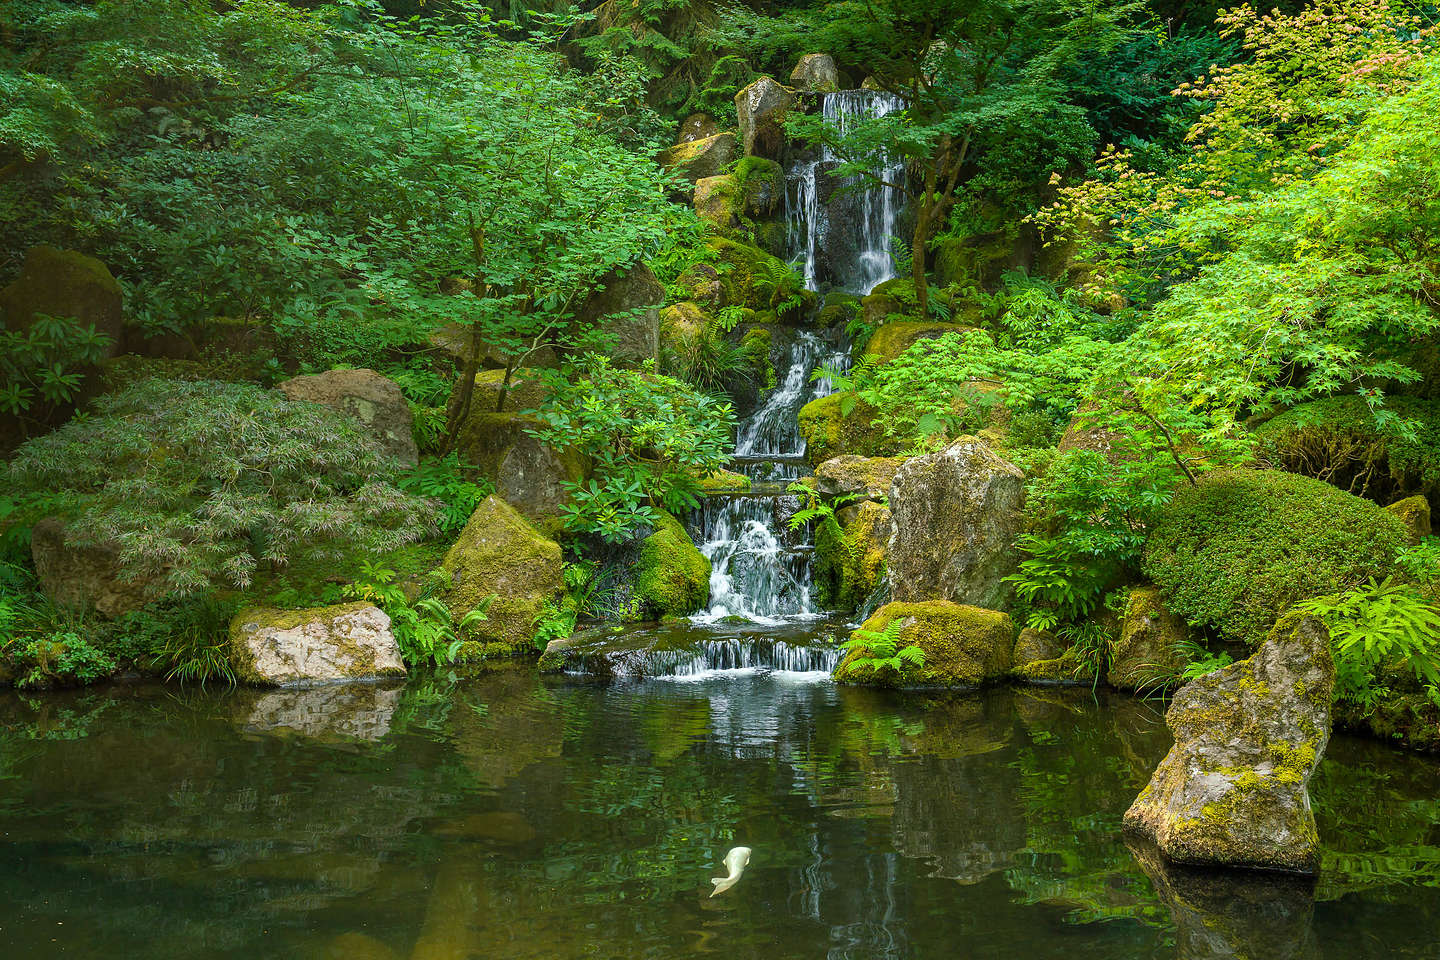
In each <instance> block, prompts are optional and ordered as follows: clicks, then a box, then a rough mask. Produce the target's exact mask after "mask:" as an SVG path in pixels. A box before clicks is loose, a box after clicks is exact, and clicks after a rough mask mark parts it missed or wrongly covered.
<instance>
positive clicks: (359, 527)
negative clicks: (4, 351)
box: [8, 380, 435, 599]
mask: <svg viewBox="0 0 1440 960" xmlns="http://www.w3.org/2000/svg"><path fill="white" fill-rule="evenodd" d="M95 407H96V408H95V411H94V413H93V414H92V415H91V416H88V417H85V418H82V419H77V420H74V421H72V422H71V423H69V424H67V425H66V426H64V427H62V428H61V429H59V430H57V431H55V432H54V433H51V434H48V435H46V436H43V437H39V438H37V439H35V440H31V441H30V442H28V443H26V444H25V445H24V446H22V447H21V448H20V449H19V450H18V451H17V452H16V455H15V458H14V460H13V462H12V463H11V469H10V476H9V478H8V479H9V480H10V482H11V483H13V484H14V489H15V490H16V491H17V492H18V493H19V494H20V495H21V496H22V497H23V496H26V495H33V496H39V497H44V498H46V499H47V504H48V506H47V509H48V510H50V511H51V512H54V513H58V514H59V515H60V516H61V517H62V518H63V519H64V520H65V521H66V523H67V535H68V538H69V539H70V540H71V541H72V542H73V543H75V544H77V545H79V546H86V545H95V544H114V545H115V546H116V547H117V548H118V550H119V559H120V562H121V564H122V566H123V568H124V570H125V571H126V572H127V574H130V575H132V576H134V577H136V578H137V579H140V580H143V581H145V582H147V583H149V584H151V586H152V589H151V593H152V595H153V596H154V597H155V598H157V599H158V598H160V597H165V596H170V597H178V596H190V595H194V594H197V593H203V592H205V591H207V590H209V589H211V588H212V587H220V586H226V585H231V586H236V587H241V588H244V587H247V586H249V585H250V583H251V581H252V579H253V577H254V574H255V572H256V570H257V568H260V567H261V565H262V564H263V565H264V567H265V568H267V569H270V568H276V567H280V566H283V565H284V564H285V563H286V562H287V561H288V560H289V559H290V558H291V557H293V556H297V555H300V554H302V553H305V552H306V549H307V548H310V549H311V550H314V551H320V552H321V553H328V554H329V555H330V556H331V557H332V558H340V557H343V556H344V555H346V554H347V553H350V554H353V553H355V552H360V553H380V552H383V551H385V550H390V549H394V548H396V547H399V546H403V545H405V544H407V543H413V542H415V541H417V540H420V539H422V538H424V537H425V536H427V535H429V534H431V533H432V532H433V531H434V529H435V504H433V503H432V502H430V501H427V500H423V499H421V498H419V497H414V496H410V495H408V494H406V493H404V492H402V491H401V490H399V489H397V488H396V487H395V486H394V485H393V484H392V483H391V482H390V481H391V480H392V479H393V478H394V476H395V474H396V472H397V469H398V465H397V464H395V463H394V462H393V461H392V460H390V459H389V458H387V457H385V456H384V455H383V454H382V453H381V451H380V450H379V449H378V448H377V447H376V446H375V445H374V443H373V442H371V441H370V440H369V439H368V438H366V437H363V436H362V435H361V434H360V433H358V432H357V430H356V428H355V426H354V424H353V423H352V422H351V421H350V420H349V418H347V417H346V416H345V415H344V414H341V413H339V412H337V411H334V410H331V409H329V408H328V407H322V406H318V405H316V404H310V403H294V402H291V401H288V400H286V399H285V398H284V396H283V395H282V394H280V393H277V392H275V391H271V390H263V389H261V388H259V387H254V386H249V385H244V384H235V383H219V382H214V381H196V382H181V381H167V380H144V381H140V382H139V383H135V384H132V385H131V386H129V387H127V388H125V389H124V390H122V391H120V392H119V393H116V394H112V395H109V396H105V397H101V398H100V399H99V400H98V401H96V405H95ZM317 556H318V554H317Z"/></svg>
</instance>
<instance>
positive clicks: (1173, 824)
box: [1125, 614, 1335, 873]
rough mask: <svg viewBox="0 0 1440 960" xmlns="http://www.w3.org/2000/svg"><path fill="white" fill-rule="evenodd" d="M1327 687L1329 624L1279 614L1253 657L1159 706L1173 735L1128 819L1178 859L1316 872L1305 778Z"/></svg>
mask: <svg viewBox="0 0 1440 960" xmlns="http://www.w3.org/2000/svg"><path fill="white" fill-rule="evenodd" d="M1334 687H1335V666H1334V663H1333V661H1332V660H1331V655H1330V634H1329V631H1328V630H1326V629H1325V626H1324V625H1323V624H1322V623H1321V622H1320V621H1319V620H1317V619H1315V618H1314V617H1306V616H1300V615H1298V614H1289V615H1287V616H1285V617H1284V618H1282V619H1281V620H1280V622H1278V623H1277V624H1276V625H1275V627H1274V628H1273V629H1272V630H1271V632H1270V636H1269V637H1268V638H1267V639H1266V640H1265V642H1264V643H1263V644H1261V645H1260V648H1259V649H1258V650H1256V651H1255V654H1254V656H1252V657H1250V659H1248V660H1241V661H1240V662H1238V663H1232V664H1231V665H1230V666H1228V667H1225V668H1224V669H1221V670H1217V671H1216V672H1214V673H1212V674H1210V675H1208V676H1205V677H1201V678H1200V679H1198V680H1195V681H1193V682H1191V683H1189V684H1186V685H1185V686H1184V687H1182V688H1180V691H1179V693H1177V694H1176V695H1175V699H1174V700H1173V701H1172V702H1171V704H1170V708H1169V710H1168V711H1166V714H1165V722H1166V724H1167V725H1168V726H1169V727H1170V730H1171V732H1172V733H1173V734H1174V736H1175V745H1174V746H1173V747H1172V748H1171V749H1170V752H1169V753H1168V754H1167V755H1166V756H1165V759H1164V760H1162V761H1160V765H1159V766H1158V767H1157V768H1156V770H1155V774H1154V776H1153V777H1151V780H1150V783H1149V785H1148V786H1146V787H1145V789H1144V790H1143V791H1142V792H1141V793H1140V796H1139V797H1137V798H1136V800H1135V803H1134V804H1133V805H1132V806H1131V807H1130V809H1129V810H1128V811H1127V812H1126V814H1125V828H1126V829H1127V830H1128V831H1131V832H1134V833H1137V834H1139V835H1141V836H1144V837H1147V838H1148V839H1150V840H1153V841H1154V842H1155V844H1156V846H1157V847H1159V849H1160V851H1161V852H1162V853H1163V854H1164V855H1165V856H1166V857H1169V858H1170V859H1171V860H1175V861H1177V862H1180V863H1194V864H1219V865H1226V866H1237V867H1253V868H1258V869H1269V870H1287V871H1291V872H1296V873H1315V872H1316V870H1317V869H1318V868H1319V838H1318V836H1317V834H1316V830H1315V816H1314V814H1313V813H1312V812H1311V810H1310V796H1309V794H1308V792H1307V791H1306V786H1307V784H1308V783H1309V782H1310V775H1311V774H1312V773H1313V772H1314V771H1315V767H1316V765H1317V764H1319V762H1320V757H1321V755H1322V754H1323V753H1324V752H1325V745H1326V743H1327V742H1328V741H1329V738H1330V699H1331V695H1332V693H1333V691H1334Z"/></svg>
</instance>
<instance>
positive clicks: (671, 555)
mask: <svg viewBox="0 0 1440 960" xmlns="http://www.w3.org/2000/svg"><path fill="white" fill-rule="evenodd" d="M634 586H635V597H636V599H638V600H639V601H640V602H641V604H642V605H643V608H644V610H645V611H646V613H647V614H649V615H651V616H656V617H674V616H682V615H684V614H687V613H693V612H695V611H696V610H698V609H700V608H701V607H703V606H704V605H705V602H706V601H707V600H709V599H710V561H709V560H707V559H705V555H704V554H703V553H701V552H700V551H699V550H697V549H696V548H695V544H694V543H693V542H692V541H691V540H690V535H689V534H688V533H686V532H685V528H684V527H683V526H681V525H680V521H678V520H676V519H675V518H674V517H672V516H670V514H668V513H664V512H661V513H660V523H659V526H658V527H657V528H656V530H655V532H654V533H652V534H650V536H648V537H646V538H645V539H644V540H643V541H641V543H640V550H639V555H638V556H637V558H636V561H635V579H634Z"/></svg>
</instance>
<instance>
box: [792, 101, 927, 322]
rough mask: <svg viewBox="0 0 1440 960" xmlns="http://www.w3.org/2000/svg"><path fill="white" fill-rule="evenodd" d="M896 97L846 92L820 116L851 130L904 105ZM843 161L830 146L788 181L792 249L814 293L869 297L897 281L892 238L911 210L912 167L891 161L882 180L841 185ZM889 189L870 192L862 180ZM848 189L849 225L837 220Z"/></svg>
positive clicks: (879, 169) (882, 169) (881, 170)
mask: <svg viewBox="0 0 1440 960" xmlns="http://www.w3.org/2000/svg"><path fill="white" fill-rule="evenodd" d="M904 105H905V101H904V100H902V99H901V98H900V97H897V96H895V95H894V94H890V93H881V92H878V91H870V90H841V91H839V92H837V93H828V94H825V95H824V98H823V100H822V103H821V112H822V115H823V116H824V118H825V120H826V122H827V123H830V124H833V125H834V126H836V127H837V128H839V131H840V133H841V134H842V135H843V134H844V133H847V132H849V131H850V130H851V129H852V128H853V127H854V126H855V124H856V122H857V121H859V120H863V119H869V118H875V117H883V116H886V115H887V114H891V113H894V112H895V111H897V110H900V109H902V108H903V107H904ZM839 162H840V160H839V158H838V157H836V156H835V155H834V153H832V152H831V151H830V150H829V149H828V148H823V149H822V150H821V151H820V155H819V156H818V157H816V158H814V159H813V160H810V161H808V162H805V163H801V164H797V165H796V166H795V167H794V168H793V169H792V170H791V171H790V175H789V176H788V177H787V181H786V191H785V216H786V221H787V225H788V234H789V237H790V243H791V248H792V250H794V252H795V257H796V260H797V262H798V264H799V265H800V267H801V269H802V271H803V273H804V275H805V284H806V286H807V287H809V288H810V289H811V290H818V289H820V287H821V286H822V284H823V285H828V286H835V287H839V288H840V289H844V290H848V291H850V292H851V293H857V294H860V295H862V296H863V295H865V294H867V293H869V292H870V291H871V290H873V289H875V287H876V286H878V285H879V284H881V283H884V282H885V281H886V280H890V279H892V278H894V277H895V275H896V274H895V264H894V261H893V259H892V258H891V256H890V237H892V236H895V235H897V234H898V233H899V223H900V216H901V214H902V213H903V211H904V208H905V192H904V190H902V189H901V188H900V185H901V184H903V182H904V179H905V163H904V161H903V160H901V159H899V158H895V157H886V158H885V159H883V160H882V161H881V162H880V163H879V164H878V165H877V166H876V168H875V169H874V171H873V173H874V174H875V176H874V177H873V178H872V177H864V178H861V177H854V178H846V179H838V178H834V177H832V176H830V172H831V171H832V170H834V169H835V167H836V166H837V165H838V164H839ZM877 179H878V181H879V182H880V183H881V184H884V185H880V186H870V187H865V188H864V189H861V188H862V187H864V184H863V183H862V181H864V180H872V181H873V180H877ZM841 191H844V193H843V196H844V198H845V202H844V204H843V207H844V213H845V216H844V217H843V222H836V221H835V214H834V212H833V211H832V210H831V207H832V206H833V204H832V202H831V201H832V200H833V198H835V197H836V196H837V194H839V193H840V192H841Z"/></svg>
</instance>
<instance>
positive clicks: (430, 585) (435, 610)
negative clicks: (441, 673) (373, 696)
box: [344, 561, 495, 667]
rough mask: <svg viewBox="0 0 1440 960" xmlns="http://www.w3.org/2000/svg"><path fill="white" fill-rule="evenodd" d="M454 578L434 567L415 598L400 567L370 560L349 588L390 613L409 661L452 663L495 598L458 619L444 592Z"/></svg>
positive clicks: (392, 626) (413, 663) (397, 639)
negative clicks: (403, 582) (402, 578)
mask: <svg viewBox="0 0 1440 960" xmlns="http://www.w3.org/2000/svg"><path fill="white" fill-rule="evenodd" d="M448 579H449V578H448V576H447V575H446V573H445V572H444V571H443V570H436V571H433V572H432V573H431V574H430V576H428V577H427V578H426V579H425V582H424V583H423V584H422V585H421V587H420V594H419V596H417V597H415V598H414V599H413V600H412V599H411V598H410V596H409V595H408V594H407V593H406V591H405V588H404V587H403V586H402V585H401V584H399V583H397V582H396V575H395V571H394V570H391V569H390V568H389V567H382V566H380V565H378V564H373V563H370V562H369V561H366V562H364V563H362V564H361V565H360V579H359V580H358V581H356V582H355V583H351V584H347V585H346V587H345V591H344V592H345V595H346V596H348V597H350V598H352V599H355V600H369V601H370V602H371V603H374V604H375V605H376V606H378V607H379V608H380V609H382V610H384V611H385V613H386V615H387V616H388V617H389V618H390V630H391V632H393V633H394V634H395V643H396V645H397V646H399V647H400V656H402V657H404V658H405V662H406V663H407V664H409V665H410V666H412V667H416V666H425V665H428V664H436V665H439V666H449V665H450V664H453V663H455V661H456V660H457V659H458V657H459V655H460V648H461V647H462V646H464V644H465V633H466V631H467V630H469V629H470V628H471V627H473V626H474V625H475V624H477V623H479V622H480V621H482V620H484V619H486V611H487V610H488V609H489V608H490V604H491V602H493V601H494V599H495V597H494V596H493V595H492V596H489V597H486V598H485V599H483V600H481V601H480V602H479V603H478V604H477V605H476V606H475V608H474V609H473V610H471V611H470V612H468V613H466V614H465V616H463V617H461V618H460V619H459V620H458V621H457V620H456V619H455V615H454V614H453V613H451V611H450V606H449V605H448V604H447V603H446V602H445V601H444V600H442V599H441V598H440V597H439V595H438V594H439V592H440V591H441V590H442V589H443V588H444V587H445V585H446V583H447V582H448Z"/></svg>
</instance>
